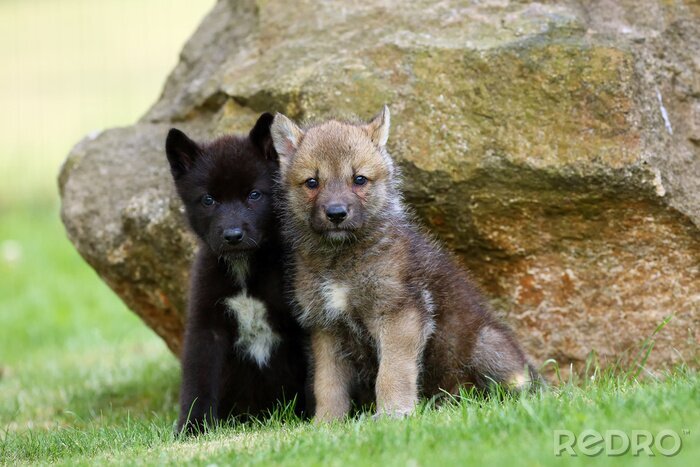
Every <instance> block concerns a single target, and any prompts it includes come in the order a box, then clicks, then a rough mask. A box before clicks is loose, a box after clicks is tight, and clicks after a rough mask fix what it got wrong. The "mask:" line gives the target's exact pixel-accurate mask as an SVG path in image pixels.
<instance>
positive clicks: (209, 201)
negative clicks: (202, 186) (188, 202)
mask: <svg viewBox="0 0 700 467" xmlns="http://www.w3.org/2000/svg"><path fill="white" fill-rule="evenodd" d="M215 202H216V200H215V199H214V197H213V196H212V195H204V196H202V204H203V205H205V206H212V205H213V204H214V203H215Z"/></svg>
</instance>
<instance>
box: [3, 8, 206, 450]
mask: <svg viewBox="0 0 700 467" xmlns="http://www.w3.org/2000/svg"><path fill="white" fill-rule="evenodd" d="M213 4H214V0H202V1H191V0H99V1H95V0H31V1H29V0H2V1H0V57H2V61H1V65H0V66H1V67H2V73H0V103H1V104H2V105H1V108H2V112H0V174H1V176H2V180H1V182H0V277H1V278H2V279H1V280H0V394H2V398H0V429H2V430H10V431H13V430H17V429H20V430H21V429H23V428H32V427H50V426H55V425H62V424H70V425H71V426H75V425H76V423H78V425H79V424H80V420H84V421H85V422H84V423H88V420H90V423H93V422H94V421H95V420H99V419H100V418H101V417H107V418H108V417H110V416H111V415H110V414H112V415H114V416H119V413H120V412H119V411H120V408H119V406H120V401H122V402H123V407H124V408H125V410H126V409H127V408H130V410H131V411H134V410H136V412H138V408H139V407H142V406H143V407H150V408H151V410H152V409H153V407H154V406H155V407H160V406H163V407H164V410H165V413H167V414H168V416H173V417H174V414H171V412H172V411H173V410H174V403H173V400H172V399H173V398H174V397H175V396H176V389H177V378H178V371H177V362H176V361H175V359H174V358H173V357H172V356H171V355H170V354H169V352H168V351H167V350H166V349H165V346H164V345H163V344H162V342H161V341H160V339H158V338H157V337H156V336H155V335H154V334H153V333H152V332H151V331H150V330H149V329H148V328H147V327H146V326H143V325H142V324H141V323H140V321H139V319H138V318H137V317H135V316H134V315H133V314H132V313H130V312H129V311H128V310H126V308H125V307H124V306H123V304H122V303H121V302H120V300H119V299H118V298H117V297H116V296H115V295H114V294H113V293H112V292H111V291H110V290H109V289H108V288H107V287H106V286H105V285H104V284H103V283H102V282H101V281H100V280H99V278H98V277H97V275H96V274H95V273H94V272H93V271H92V270H91V269H90V268H89V267H88V266H87V265H86V264H85V263H84V262H83V261H82V259H81V258H80V257H79V256H78V254H77V253H76V252H75V250H74V249H73V247H72V245H71V244H70V243H69V242H68V241H67V239H66V236H65V232H64V230H63V226H62V225H61V223H60V219H59V214H58V213H59V198H58V189H57V182H56V178H57V174H58V171H59V168H60V165H61V163H62V161H63V159H64V158H65V156H66V155H67V154H68V152H69V150H70V149H71V147H72V145H74V144H75V143H77V142H78V141H79V140H80V139H81V138H83V137H84V136H85V135H86V134H88V133H90V132H93V131H98V130H101V129H104V128H108V127H112V126H120V125H127V124H131V123H133V122H134V121H135V120H136V119H138V118H139V117H140V116H141V115H142V114H143V113H145V111H146V110H147V109H148V107H149V106H150V105H151V104H152V103H153V102H155V100H156V99H157V98H158V96H159V94H160V92H161V88H162V85H163V83H164V82H165V78H166V77H167V75H168V73H169V72H170V70H171V69H172V68H173V67H174V66H175V65H176V63H177V60H178V54H179V51H180V49H181V48H182V46H183V45H184V43H185V41H186V40H187V38H188V37H189V36H190V35H191V34H192V33H193V32H194V30H195V28H196V27H197V25H198V24H199V22H200V21H201V20H202V18H203V16H204V15H205V14H206V13H207V11H208V10H209V9H210V8H211V7H212V6H213ZM151 378H152V380H153V381H154V383H155V382H157V383H155V384H151V385H150V386H149V385H148V384H145V383H146V382H147V381H148V380H151ZM132 386H133V387H138V386H141V387H142V388H145V390H142V391H136V390H135V389H134V390H129V388H130V387H132ZM149 391H152V392H151V393H149ZM143 415H144V416H147V415H149V414H148V413H144V414H143ZM2 438H3V435H2V434H0V440H2Z"/></svg>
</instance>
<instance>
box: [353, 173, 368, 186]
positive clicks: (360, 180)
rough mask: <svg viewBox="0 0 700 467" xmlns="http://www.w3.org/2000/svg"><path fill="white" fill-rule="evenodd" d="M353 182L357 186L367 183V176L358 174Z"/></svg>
mask: <svg viewBox="0 0 700 467" xmlns="http://www.w3.org/2000/svg"><path fill="white" fill-rule="evenodd" d="M352 183H354V184H355V185H357V186H362V185H364V184H365V183H367V177H365V176H364V175H357V176H356V177H355V178H353V179H352Z"/></svg>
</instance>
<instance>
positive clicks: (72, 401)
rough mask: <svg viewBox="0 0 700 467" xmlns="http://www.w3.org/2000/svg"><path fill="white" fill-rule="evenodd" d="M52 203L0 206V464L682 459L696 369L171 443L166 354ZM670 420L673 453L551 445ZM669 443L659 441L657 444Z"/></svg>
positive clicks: (697, 452)
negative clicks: (68, 233)
mask: <svg viewBox="0 0 700 467" xmlns="http://www.w3.org/2000/svg"><path fill="white" fill-rule="evenodd" d="M56 216H57V213H56V211H55V209H53V208H51V209H48V208H36V207H34V208H31V209H30V208H28V207H24V208H22V209H9V210H4V211H2V212H1V214H0V276H1V277H3V278H4V279H3V280H2V281H0V297H1V298H0V343H2V344H0V345H1V347H0V349H1V350H2V352H1V353H0V371H1V372H2V373H1V375H2V376H0V394H2V398H0V462H2V463H8V464H15V463H35V462H58V463H69V464H75V463H82V464H95V463H100V464H102V463H115V464H124V463H147V464H162V463H180V462H183V461H192V462H195V463H201V464H212V463H231V462H237V463H238V462H240V463H245V464H285V465H309V464H312V465H326V464H332V465H347V464H358V465H370V464H386V465H433V464H440V463H444V464H450V465H452V464H457V463H459V464H469V463H493V464H495V465H508V464H516V463H518V464H520V463H524V464H528V465H561V464H564V463H570V462H578V463H581V462H583V463H599V464H607V463H615V464H618V463H619V464H623V465H624V464H632V463H634V464H637V463H642V464H645V463H647V464H652V463H660V464H661V463H663V464H667V463H673V464H675V465H691V461H692V460H693V459H695V460H697V459H698V458H700V424H699V421H700V404H699V403H698V401H700V377H698V375H697V374H694V373H691V372H685V371H683V370H679V371H677V372H675V373H674V374H673V375H671V376H670V377H669V378H667V379H666V380H664V381H656V380H647V381H645V382H644V383H636V382H633V381H630V380H629V379H625V378H622V377H615V376H611V375H608V376H601V375H597V376H596V377H595V378H594V380H593V381H591V379H590V378H587V379H584V380H582V381H577V382H576V383H577V384H564V385H563V386H562V387H561V388H554V389H551V390H549V391H548V392H546V393H545V394H542V395H532V396H527V397H523V398H521V399H512V398H506V399H505V400H497V399H495V398H494V399H490V400H484V399H480V398H476V397H466V398H465V399H464V400H462V401H460V402H458V403H454V404H450V405H448V406H445V407H441V408H438V409H434V408H424V410H422V412H421V413H420V414H419V415H417V416H414V417H412V418H410V419H408V420H400V421H380V422H373V421H372V420H371V419H369V418H367V417H360V418H358V419H355V420H351V421H348V422H345V423H339V424H336V425H333V426H328V427H322V428H318V427H315V426H313V425H311V424H308V423H305V422H302V421H299V420H296V419H294V418H293V417H290V416H285V415H279V414H278V415H277V416H276V417H275V418H273V419H272V420H269V421H267V422H265V423H259V424H248V425H239V426H233V427H224V428H220V429H218V430H216V431H214V432H213V433H210V434H208V435H206V436H203V437H200V438H198V439H194V440H176V439H174V438H173V435H172V424H173V422H174V420H175V417H176V412H175V406H176V397H177V389H178V382H179V370H178V364H177V362H176V360H175V359H174V358H173V357H172V355H170V354H169V352H168V351H167V350H166V348H165V346H164V345H163V344H162V343H161V342H160V340H159V339H158V338H157V337H156V336H155V335H153V333H151V331H149V330H148V329H147V328H146V327H145V326H143V325H142V324H141V323H140V322H139V320H138V319H137V318H136V317H134V315H133V314H131V313H129V312H128V310H126V309H125V308H124V306H123V305H122V304H121V303H120V302H119V301H118V300H117V299H116V298H115V297H114V295H113V294H112V293H111V292H110V291H109V290H108V289H107V288H106V287H105V286H104V285H103V284H102V283H101V282H100V281H99V280H98V279H97V277H96V276H95V274H94V273H93V272H92V271H91V270H90V269H89V268H88V267H87V266H86V265H85V264H84V263H83V262H82V260H81V259H80V258H79V257H78V255H77V254H76V253H75V252H74V250H73V249H72V247H71V246H70V244H69V243H68V242H67V240H65V238H64V236H63V233H62V231H61V227H60V225H59V224H58V222H57V218H56ZM556 429H566V430H571V431H572V432H574V433H575V434H580V432H581V431H582V430H584V429H595V430H599V431H600V432H604V431H606V430H612V429H617V430H622V431H624V432H625V433H627V434H628V435H631V433H632V430H637V429H642V430H648V431H650V432H652V434H656V433H658V432H659V431H661V430H663V429H671V430H674V431H675V432H677V433H678V434H679V436H680V437H681V441H682V443H683V445H682V448H681V451H680V453H679V454H678V455H677V456H675V457H672V458H666V457H663V456H660V455H659V453H658V452H657V456H656V457H654V458H649V457H647V456H645V455H642V456H641V457H633V456H632V455H631V454H627V455H625V456H622V457H616V458H611V457H606V456H604V455H600V456H597V457H592V458H591V457H585V456H582V454H579V457H577V458H572V457H569V456H568V455H566V454H564V455H563V456H562V457H557V456H555V455H554V453H553V449H554V441H553V436H554V430H556ZM666 447H668V445H666Z"/></svg>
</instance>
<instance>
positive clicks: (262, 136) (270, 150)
mask: <svg viewBox="0 0 700 467" xmlns="http://www.w3.org/2000/svg"><path fill="white" fill-rule="evenodd" d="M274 119H275V117H274V116H273V115H272V114H271V113H268V112H265V113H264V114H262V115H260V117H259V118H258V121H257V122H255V126H254V127H253V129H252V130H250V133H249V134H248V137H249V138H250V140H251V141H252V142H253V144H254V145H255V146H256V147H257V148H258V149H260V152H262V153H263V155H264V156H265V158H267V159H269V160H271V161H276V160H277V152H275V147H274V145H273V144H272V135H271V134H270V126H271V125H272V121H273V120H274Z"/></svg>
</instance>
